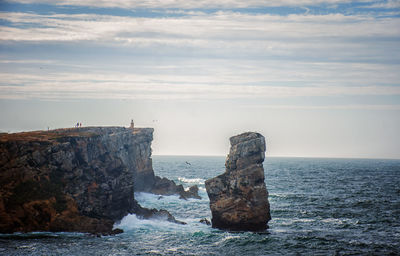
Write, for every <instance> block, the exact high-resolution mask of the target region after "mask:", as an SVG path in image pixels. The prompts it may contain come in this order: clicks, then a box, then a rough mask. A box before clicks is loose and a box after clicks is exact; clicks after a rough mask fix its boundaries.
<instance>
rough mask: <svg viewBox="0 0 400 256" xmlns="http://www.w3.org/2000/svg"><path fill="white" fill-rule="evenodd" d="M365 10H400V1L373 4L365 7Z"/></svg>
mask: <svg viewBox="0 0 400 256" xmlns="http://www.w3.org/2000/svg"><path fill="white" fill-rule="evenodd" d="M364 8H371V9H372V8H374V9H395V8H400V1H399V0H388V1H386V2H380V3H373V4H371V5H367V6H364Z"/></svg>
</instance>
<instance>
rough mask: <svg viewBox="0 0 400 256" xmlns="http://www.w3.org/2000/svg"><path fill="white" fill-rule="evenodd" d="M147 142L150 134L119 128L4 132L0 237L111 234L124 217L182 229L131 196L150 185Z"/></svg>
mask: <svg viewBox="0 0 400 256" xmlns="http://www.w3.org/2000/svg"><path fill="white" fill-rule="evenodd" d="M152 139H153V129H151V128H135V129H134V130H132V129H127V128H123V127H85V128H74V129H58V130H52V131H46V132H45V131H36V132H25V133H14V134H1V135H0V233H13V232H30V231H71V232H88V233H99V234H112V233H113V230H112V228H113V224H114V222H115V221H118V220H120V219H121V218H122V217H124V216H125V215H127V214H129V213H136V214H137V215H138V216H139V217H143V218H151V217H153V216H155V217H160V216H161V217H165V218H166V219H167V220H169V221H173V222H176V223H179V221H176V220H175V219H174V218H173V217H172V215H170V214H169V213H168V212H167V211H165V210H155V209H153V210H149V209H145V208H142V207H140V205H138V203H137V202H136V201H135V198H134V191H135V190H136V186H137V187H138V189H140V188H141V185H143V184H147V183H149V182H150V183H152V182H154V180H155V176H154V172H153V169H152V162H151V158H150V157H151V142H152ZM117 232H119V231H117Z"/></svg>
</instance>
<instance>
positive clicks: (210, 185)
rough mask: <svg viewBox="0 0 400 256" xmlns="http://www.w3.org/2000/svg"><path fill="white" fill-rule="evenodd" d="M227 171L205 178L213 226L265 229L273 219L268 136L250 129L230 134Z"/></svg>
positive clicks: (225, 228) (230, 228)
mask: <svg viewBox="0 0 400 256" xmlns="http://www.w3.org/2000/svg"><path fill="white" fill-rule="evenodd" d="M230 143H231V148H230V152H229V155H228V157H227V160H226V163H225V167H226V171H225V173H223V174H221V175H219V176H217V177H215V178H212V179H209V180H207V181H206V182H205V185H206V189H207V193H208V197H209V198H210V208H211V212H212V226H213V227H215V228H220V229H224V230H232V231H263V230H265V229H266V228H267V223H268V221H269V220H270V219H271V215H270V209H269V202H268V191H267V189H266V186H265V183H264V168H263V165H262V163H263V161H264V157H265V149H266V147H265V139H264V137H263V136H262V135H261V134H259V133H254V132H247V133H243V134H240V135H237V136H234V137H231V138H230Z"/></svg>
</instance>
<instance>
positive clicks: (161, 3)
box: [8, 0, 373, 9]
mask: <svg viewBox="0 0 400 256" xmlns="http://www.w3.org/2000/svg"><path fill="white" fill-rule="evenodd" d="M8 2H17V3H24V4H30V3H36V4H37V3H45V4H52V5H74V6H91V7H117V8H180V9H196V8H205V9H209V8H228V9H232V8H254V7H276V6H310V5H321V4H324V5H335V4H340V3H350V2H361V3H362V2H373V0H358V1H351V0H248V1H243V0H224V1H214V0H200V1H199V0H113V1H107V0H8Z"/></svg>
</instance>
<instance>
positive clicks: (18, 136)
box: [0, 128, 96, 142]
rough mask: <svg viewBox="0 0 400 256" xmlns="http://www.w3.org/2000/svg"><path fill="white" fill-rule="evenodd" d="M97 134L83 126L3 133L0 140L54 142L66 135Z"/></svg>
mask: <svg viewBox="0 0 400 256" xmlns="http://www.w3.org/2000/svg"><path fill="white" fill-rule="evenodd" d="M95 135H96V134H95V133H93V132H88V131H84V130H81V128H63V129H57V130H50V131H31V132H19V133H2V134H0V142H6V141H48V142H54V141H57V140H58V139H61V138H66V137H92V136H95Z"/></svg>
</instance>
